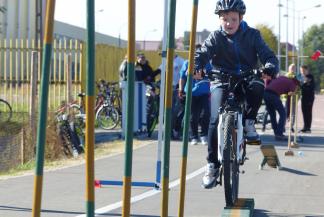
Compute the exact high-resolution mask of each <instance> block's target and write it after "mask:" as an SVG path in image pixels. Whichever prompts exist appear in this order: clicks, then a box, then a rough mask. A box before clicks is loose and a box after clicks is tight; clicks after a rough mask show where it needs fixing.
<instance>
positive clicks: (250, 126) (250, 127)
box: [244, 119, 260, 142]
mask: <svg viewBox="0 0 324 217" xmlns="http://www.w3.org/2000/svg"><path fill="white" fill-rule="evenodd" d="M244 131H245V139H246V140H247V141H248V142H252V141H259V140H260V136H259V134H258V133H257V132H256V130H255V127H254V120H251V119H246V120H245V127H244Z"/></svg>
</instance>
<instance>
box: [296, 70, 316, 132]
mask: <svg viewBox="0 0 324 217" xmlns="http://www.w3.org/2000/svg"><path fill="white" fill-rule="evenodd" d="M300 72H301V74H302V77H303V83H302V85H301V108H302V113H303V119H304V127H303V128H302V129H301V130H300V131H299V132H301V133H311V126H312V118H313V115H312V114H313V104H314V100H315V81H314V77H313V75H312V74H311V73H310V72H309V69H308V66H306V65H302V66H301V67H300Z"/></svg>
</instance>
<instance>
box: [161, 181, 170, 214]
mask: <svg viewBox="0 0 324 217" xmlns="http://www.w3.org/2000/svg"><path fill="white" fill-rule="evenodd" d="M162 189H167V190H166V191H162V198H163V199H164V200H167V201H168V196H169V195H168V191H169V179H168V178H163V179H162ZM161 206H162V209H161V210H162V213H161V217H167V213H168V203H164V201H163V200H162V204H161Z"/></svg>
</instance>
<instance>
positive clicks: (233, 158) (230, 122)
mask: <svg viewBox="0 0 324 217" xmlns="http://www.w3.org/2000/svg"><path fill="white" fill-rule="evenodd" d="M213 76H216V79H217V80H218V81H220V86H219V88H221V89H222V93H223V97H222V103H221V107H220V109H219V123H218V160H219V161H220V162H221V170H220V178H219V181H218V183H220V184H222V179H224V193H225V201H226V206H232V205H233V204H234V203H235V201H236V200H237V198H238V193H239V173H240V166H241V165H243V164H244V161H245V160H246V159H247V158H246V150H245V149H246V141H245V139H244V136H243V124H242V123H243V122H242V119H243V111H244V96H243V95H242V93H244V90H245V88H246V86H247V84H248V81H249V80H250V78H252V77H253V76H259V71H248V72H241V74H239V75H237V74H234V73H230V72H225V71H213Z"/></svg>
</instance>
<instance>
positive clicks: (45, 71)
mask: <svg viewBox="0 0 324 217" xmlns="http://www.w3.org/2000/svg"><path fill="white" fill-rule="evenodd" d="M54 12H55V0H48V1H47V7H46V19H45V35H44V47H43V50H44V52H43V55H44V56H43V61H42V76H41V79H42V80H41V90H40V103H39V116H38V126H37V144H36V147H37V149H36V171H35V176H34V196H33V210H32V216H33V217H39V216H40V210H41V201H42V189H43V171H44V152H45V141H46V123H47V105H48V89H49V88H48V86H49V77H50V65H51V55H52V43H53V26H54Z"/></svg>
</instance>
